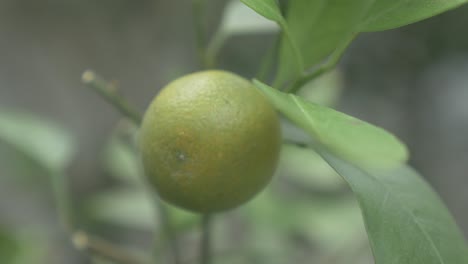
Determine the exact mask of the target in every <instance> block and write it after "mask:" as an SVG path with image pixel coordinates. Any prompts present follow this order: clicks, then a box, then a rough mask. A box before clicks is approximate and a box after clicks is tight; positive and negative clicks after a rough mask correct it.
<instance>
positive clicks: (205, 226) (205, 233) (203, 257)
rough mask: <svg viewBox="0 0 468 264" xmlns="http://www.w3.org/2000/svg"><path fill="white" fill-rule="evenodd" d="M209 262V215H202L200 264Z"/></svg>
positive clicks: (208, 263)
mask: <svg viewBox="0 0 468 264" xmlns="http://www.w3.org/2000/svg"><path fill="white" fill-rule="evenodd" d="M210 263H211V215H209V214H206V215H203V216H202V237H201V243H200V264H210Z"/></svg>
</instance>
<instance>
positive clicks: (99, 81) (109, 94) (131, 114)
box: [81, 70, 142, 125]
mask: <svg viewBox="0 0 468 264" xmlns="http://www.w3.org/2000/svg"><path fill="white" fill-rule="evenodd" d="M81 80H82V81H83V83H84V84H85V85H87V86H88V87H90V88H92V89H94V90H95V91H96V92H98V94H99V95H101V96H102V97H103V98H104V99H105V100H106V101H108V102H109V103H110V104H112V105H113V106H114V107H115V108H116V109H117V110H119V111H120V112H121V113H122V114H123V115H124V116H126V117H127V118H128V119H130V120H132V121H133V122H134V123H135V124H136V125H140V124H141V120H142V116H141V114H140V113H138V111H136V110H135V109H133V108H132V107H131V106H130V104H129V103H128V102H127V101H126V100H125V98H123V97H121V96H120V95H119V94H118V93H117V90H116V87H115V85H113V84H111V83H109V82H107V81H105V80H104V79H103V78H101V77H99V76H98V75H96V74H95V73H94V72H93V71H90V70H87V71H85V72H84V73H83V76H82V78H81Z"/></svg>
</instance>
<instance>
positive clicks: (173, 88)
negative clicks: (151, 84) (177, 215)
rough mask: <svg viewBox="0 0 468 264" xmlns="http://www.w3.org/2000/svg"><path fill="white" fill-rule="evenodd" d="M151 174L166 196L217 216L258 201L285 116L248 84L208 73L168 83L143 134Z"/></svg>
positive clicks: (277, 149)
mask: <svg viewBox="0 0 468 264" xmlns="http://www.w3.org/2000/svg"><path fill="white" fill-rule="evenodd" d="M139 144H140V151H141V157H142V161H143V167H144V169H145V173H146V175H147V178H148V180H149V182H150V183H151V185H153V186H154V187H155V189H156V191H157V192H158V194H159V195H160V197H161V198H162V199H163V200H165V201H167V202H169V203H171V204H173V205H176V206H179V207H182V208H185V209H188V210H191V211H194V212H199V213H212V212H218V211H223V210H227V209H231V208H234V207H236V206H238V205H241V204H242V203H244V202H246V201H247V200H249V199H251V198H252V197H253V196H254V195H255V194H256V193H258V192H259V191H260V190H262V189H263V188H264V187H265V186H266V185H267V183H268V182H269V181H270V179H271V178H272V176H273V174H274V171H275V169H276V164H277V161H278V157H279V152H280V146H281V132H280V125H279V120H278V115H277V113H276V112H275V110H274V109H273V107H272V106H271V104H270V102H269V101H268V100H267V99H266V98H265V97H264V95H263V94H262V93H261V92H260V91H259V90H257V89H256V88H255V87H254V86H253V85H252V84H251V83H250V82H249V81H247V80H245V79H243V78H242V77H240V76H238V75H235V74H233V73H229V72H225V71H214V70H212V71H202V72H197V73H193V74H189V75H186V76H183V77H181V78H179V79H177V80H175V81H173V82H171V83H170V84H168V85H167V86H166V87H165V88H164V89H163V90H161V92H160V93H159V94H158V95H157V96H156V97H155V99H153V102H152V103H151V104H150V106H149V108H148V109H147V111H146V113H145V116H144V118H143V123H142V126H141V130H140V138H139Z"/></svg>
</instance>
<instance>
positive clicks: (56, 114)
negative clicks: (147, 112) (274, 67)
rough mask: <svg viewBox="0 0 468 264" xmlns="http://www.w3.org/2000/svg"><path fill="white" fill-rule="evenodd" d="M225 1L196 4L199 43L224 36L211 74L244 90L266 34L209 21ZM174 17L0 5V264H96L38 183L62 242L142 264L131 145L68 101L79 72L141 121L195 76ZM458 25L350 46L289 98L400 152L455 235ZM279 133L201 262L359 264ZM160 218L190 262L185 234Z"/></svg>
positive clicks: (322, 181)
mask: <svg viewBox="0 0 468 264" xmlns="http://www.w3.org/2000/svg"><path fill="white" fill-rule="evenodd" d="M227 2H228V1H210V4H209V5H208V6H207V8H208V10H207V12H206V14H207V16H206V19H207V25H208V29H209V30H208V32H209V33H210V34H211V33H213V32H215V31H216V30H217V27H218V25H221V27H222V28H223V29H224V30H225V31H224V33H223V34H222V36H221V39H220V41H221V40H222V39H225V40H226V42H225V45H223V46H219V55H220V59H219V67H220V68H222V69H227V70H231V71H234V72H237V73H239V74H241V75H243V76H245V77H247V78H251V77H254V76H256V74H258V72H259V66H260V64H261V59H262V57H263V55H265V53H266V52H267V50H268V47H270V46H271V45H272V44H273V42H274V40H275V34H276V32H277V29H276V27H275V26H274V25H273V26H272V24H270V23H267V22H265V21H263V20H259V18H258V17H256V16H253V15H252V13H249V12H246V9H243V8H239V6H235V5H234V6H233V5H232V4H231V5H229V9H230V10H231V11H230V16H227V17H225V18H224V19H222V13H223V8H224V6H225V5H226V3H227ZM190 7H191V4H190V2H189V1H155V0H153V1H150V0H144V1H143V0H142V1H125V0H118V1H115V0H113V1H109V0H106V1H90V0H81V1H74V0H61V1H55V0H48V1H33V0H2V1H0V263H14V264H22V263H51V264H53V263H108V262H103V261H102V260H99V259H96V258H90V257H88V256H87V255H86V254H84V253H83V252H79V251H77V250H75V249H74V247H73V244H72V242H71V239H70V235H69V234H68V233H67V232H65V231H64V230H63V229H62V228H61V227H60V219H59V217H58V216H57V213H56V208H57V206H62V205H60V204H56V202H55V199H54V195H59V196H60V193H57V192H54V190H56V189H57V188H54V187H56V186H53V184H52V183H53V182H54V181H51V179H56V178H57V177H59V178H63V179H66V180H67V187H68V191H69V193H68V194H69V196H70V197H71V199H72V205H73V206H72V207H73V214H72V215H73V223H74V224H75V226H76V227H77V228H80V229H83V230H86V231H87V232H89V233H92V234H95V235H97V236H99V237H102V238H104V239H106V240H108V241H112V242H113V243H115V244H118V245H122V246H126V247H129V248H131V249H134V250H137V251H140V252H150V250H151V248H152V237H153V232H161V228H160V224H159V223H158V217H157V213H156V212H155V210H154V209H153V208H154V205H153V201H152V197H151V196H150V195H149V194H148V192H147V188H146V186H145V183H144V179H143V178H142V172H141V168H140V164H139V161H138V156H137V152H136V149H135V147H134V144H133V143H134V140H135V134H136V131H137V129H136V128H135V127H133V126H132V125H131V124H129V123H128V122H126V121H125V120H122V119H121V117H120V116H119V114H118V113H117V112H116V111H115V110H114V109H112V108H111V107H110V106H109V105H107V104H106V103H105V102H103V101H102V100H101V99H100V98H99V97H98V96H97V95H96V94H93V93H92V92H91V91H90V90H88V89H86V88H85V87H83V85H82V84H81V83H80V76H81V73H82V72H83V71H84V70H85V69H88V68H92V69H94V70H96V72H98V73H100V74H101V75H103V76H104V77H105V78H107V79H113V80H115V83H116V84H118V86H119V89H120V92H121V93H122V94H123V95H125V96H126V97H127V98H128V99H129V100H130V101H131V102H133V103H134V105H136V106H137V107H138V109H139V110H140V111H141V112H143V111H144V109H145V107H146V105H147V104H148V103H149V102H150V101H151V99H152V98H153V96H154V95H155V94H156V93H157V92H158V89H159V88H160V87H162V86H163V85H164V84H166V83H167V82H168V81H170V80H171V79H173V78H175V77H177V76H180V75H183V74H186V73H189V72H192V71H196V70H198V69H200V66H199V63H198V58H197V52H196V48H195V46H196V45H195V40H194V31H193V28H192V26H193V25H192V24H193V23H192V20H193V18H192V16H191V11H190ZM238 17H242V18H243V19H236V18H238ZM467 24H468V6H464V7H461V8H459V9H457V10H454V11H450V12H448V13H445V14H442V15H439V16H437V17H434V18H431V19H429V20H425V21H423V22H419V23H416V24H413V25H410V26H406V27H403V28H400V29H397V30H390V31H385V32H380V33H366V34H361V35H360V36H359V37H358V38H357V39H356V40H355V42H354V43H353V44H352V45H351V47H350V48H349V49H348V51H347V52H346V54H345V56H344V58H343V60H342V62H341V64H340V65H339V67H338V69H337V70H336V71H333V72H331V73H329V74H327V75H325V76H323V77H322V78H321V79H318V80H316V81H314V82H313V83H310V84H308V85H307V87H306V88H304V89H303V90H301V92H300V93H301V95H302V96H304V97H306V98H308V99H309V100H311V101H315V102H318V103H321V104H325V105H331V106H334V107H337V108H339V109H340V110H342V111H345V112H347V113H349V114H351V115H355V116H357V117H359V118H361V119H364V120H367V121H370V122H372V123H374V124H377V125H380V126H382V127H384V128H386V129H388V130H390V131H392V132H394V133H395V134H397V135H398V136H399V137H400V138H402V139H403V141H404V142H405V143H406V144H408V145H409V147H410V151H411V153H412V156H411V160H410V163H411V164H412V165H413V166H414V167H416V169H418V170H419V171H420V172H421V173H422V174H423V175H424V176H426V178H427V180H428V181H429V182H430V183H431V184H432V186H434V188H435V189H436V190H437V191H438V193H439V194H440V195H441V196H442V199H443V200H444V201H445V202H446V203H447V205H448V207H449V209H450V210H451V212H452V213H453V214H454V216H455V218H456V220H457V222H458V223H459V224H460V226H461V227H462V229H463V230H464V232H465V235H468V224H467V223H468V210H467V209H468V206H467V201H468V192H466V188H467V186H468V163H467V162H466V161H467V160H468V140H467V139H466V135H467V134H468V104H466V101H467V100H468V87H467V86H468V75H467V74H466V72H468V34H465V33H466V26H465V25H467ZM252 25H255V26H252ZM219 43H221V42H219ZM284 128H285V129H284V131H285V139H286V141H285V142H286V143H285V145H284V147H283V151H282V154H281V162H280V165H279V168H278V171H277V175H276V177H275V179H274V181H273V182H272V184H271V185H270V186H269V187H268V188H267V189H266V190H265V191H264V192H262V193H261V194H260V195H259V196H257V197H256V198H255V199H254V200H253V201H252V202H250V203H248V204H247V205H245V206H242V207H240V208H238V209H236V210H233V211H231V212H228V213H226V214H221V215H219V216H217V217H216V218H215V222H214V232H213V233H214V241H215V243H214V254H215V261H216V263H328V264H332V263H333V264H335V263H336V264H339V263H372V258H371V255H370V252H369V249H368V244H367V240H366V235H365V231H364V227H363V224H362V220H361V216H360V212H359V210H358V207H357V204H356V202H355V200H354V198H353V196H352V194H351V193H350V191H349V189H348V188H347V186H346V184H345V183H344V182H343V181H342V180H341V178H339V177H338V176H337V175H336V174H335V173H334V172H333V171H332V170H331V169H330V168H329V167H328V165H326V164H325V163H323V161H322V160H321V159H320V158H319V157H318V156H317V155H316V154H315V153H314V152H312V151H310V150H308V149H305V148H303V147H301V145H300V144H296V143H297V142H299V143H300V142H301V138H302V137H303V136H304V135H303V134H302V133H301V132H300V131H298V130H297V129H295V128H294V127H292V126H291V125H289V124H287V123H285V124H284ZM54 177H55V178H54ZM167 209H168V210H169V214H170V216H171V218H172V219H173V221H174V223H173V225H174V228H175V229H176V230H177V234H178V235H177V243H178V244H179V245H180V247H181V248H182V249H183V250H182V251H183V259H184V260H185V261H186V262H187V263H191V262H193V260H195V259H196V256H197V254H198V253H197V247H198V246H197V244H198V239H199V235H200V230H199V228H198V226H199V222H200V219H199V217H198V216H197V215H194V214H191V213H188V212H185V211H182V210H179V209H177V208H173V207H167ZM157 243H161V245H160V246H161V247H164V243H162V242H161V241H159V242H157ZM161 254H162V253H161ZM93 261H94V262H93ZM184 263H185V262H184Z"/></svg>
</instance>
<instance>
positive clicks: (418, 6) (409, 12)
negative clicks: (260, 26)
mask: <svg viewBox="0 0 468 264" xmlns="http://www.w3.org/2000/svg"><path fill="white" fill-rule="evenodd" d="M242 2H244V3H245V4H246V5H247V6H249V7H250V8H252V9H253V10H255V11H256V12H258V13H259V14H260V15H263V16H264V17H265V18H268V19H270V20H272V21H275V22H277V23H278V24H279V25H280V27H281V29H282V31H283V37H282V43H281V48H280V54H279V65H278V71H277V76H276V77H277V78H276V81H275V86H282V85H284V84H285V83H287V82H288V81H294V80H297V79H298V78H300V77H301V76H303V75H307V73H308V71H309V70H310V69H311V68H312V67H313V66H316V65H318V64H320V63H321V62H323V60H324V59H325V58H327V56H329V55H330V54H332V53H333V52H334V51H340V50H342V49H344V48H345V47H346V46H347V45H349V43H350V40H352V39H353V38H354V36H355V35H356V34H358V33H360V32H364V31H379V30H386V29H391V28H396V27H399V26H403V25H407V24H410V23H413V22H416V21H419V20H422V19H425V18H428V17H431V16H434V15H437V14H439V13H442V12H444V11H447V10H449V9H452V8H455V7H457V6H459V5H462V4H464V3H467V2H468V1H467V0H446V1H431V0H412V1H407V0H398V1H388V0H375V1H373V0H357V1H347V0H333V1H329V0H315V1H310V0H294V1H288V6H287V8H286V9H287V10H286V14H285V15H284V17H283V16H282V14H281V12H280V10H279V7H278V4H277V3H276V1H274V0H270V1H263V0H243V1H242Z"/></svg>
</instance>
